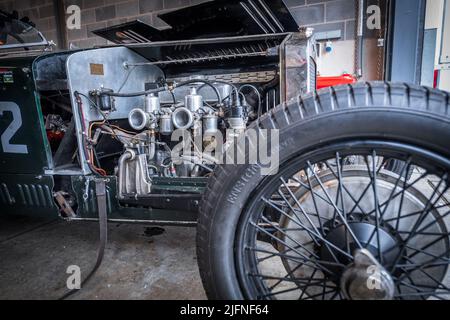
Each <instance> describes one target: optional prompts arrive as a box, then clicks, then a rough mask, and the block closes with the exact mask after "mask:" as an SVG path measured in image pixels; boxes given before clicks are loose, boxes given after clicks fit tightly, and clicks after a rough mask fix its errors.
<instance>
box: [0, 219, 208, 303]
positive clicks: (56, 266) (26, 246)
mask: <svg viewBox="0 0 450 320" xmlns="http://www.w3.org/2000/svg"><path fill="white" fill-rule="evenodd" d="M164 230H165V231H164V233H163V234H160V235H153V236H152V235H150V234H149V233H154V232H153V231H158V230H154V229H146V227H145V226H142V225H124V224H122V225H118V224H110V225H109V230H108V231H109V234H108V236H109V240H108V245H107V249H106V253H105V257H104V259H103V263H102V265H101V267H100V269H99V270H98V271H97V273H96V274H95V276H94V277H93V278H92V279H91V280H90V282H89V283H88V284H87V285H86V286H85V287H84V288H83V289H82V290H81V291H80V292H79V293H77V294H76V295H74V296H72V297H71V298H70V299H180V300H189V299H206V296H205V293H204V291H203V287H202V284H201V281H200V275H199V272H198V268H197V260H196V256H195V228H176V227H165V228H164ZM146 231H147V232H146ZM146 233H147V234H146ZM97 246H98V224H97V223H92V222H76V223H75V222H72V223H67V222H64V221H61V220H53V221H49V220H43V219H31V218H23V217H0V299H58V298H60V297H61V296H63V295H64V293H66V292H67V289H66V280H67V277H68V276H69V274H66V268H67V267H68V266H69V265H78V266H79V267H80V268H81V272H82V278H84V277H85V276H86V275H87V274H88V273H89V272H90V270H91V269H92V267H93V265H94V264H95V260H96V255H97Z"/></svg>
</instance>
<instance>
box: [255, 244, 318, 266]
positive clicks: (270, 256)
mask: <svg viewBox="0 0 450 320" xmlns="http://www.w3.org/2000/svg"><path fill="white" fill-rule="evenodd" d="M312 243H313V242H312V241H310V242H307V243H305V244H304V245H305V246H308V245H311V244H312ZM298 248H299V247H298V246H297V247H294V249H298ZM251 249H252V250H255V249H253V248H251ZM275 250H278V249H277V248H275ZM290 251H292V250H291V249H289V248H288V249H286V250H283V251H278V252H272V251H266V252H265V253H267V254H269V253H270V255H268V256H266V257H264V258H260V259H258V262H259V263H261V262H263V261H266V260H268V259H271V258H273V257H276V256H281V255H286V254H287V253H288V252H290ZM262 253H263V252H262Z"/></svg>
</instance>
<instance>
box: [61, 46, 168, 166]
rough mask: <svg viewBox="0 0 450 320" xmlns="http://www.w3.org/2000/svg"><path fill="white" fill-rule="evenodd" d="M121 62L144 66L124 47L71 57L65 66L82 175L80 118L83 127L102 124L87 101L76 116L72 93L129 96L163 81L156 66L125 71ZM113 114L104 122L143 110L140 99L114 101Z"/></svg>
mask: <svg viewBox="0 0 450 320" xmlns="http://www.w3.org/2000/svg"><path fill="white" fill-rule="evenodd" d="M125 62H133V63H143V62H148V60H146V59H145V58H143V57H142V56H140V55H138V54H137V53H135V52H133V51H132V50H130V49H128V48H126V47H112V48H100V49H94V50H86V51H80V52H77V53H74V54H73V55H71V56H70V57H69V58H68V59H67V62H66V70H67V80H68V87H69V92H70V97H71V101H72V105H73V106H74V107H73V111H74V118H75V125H76V132H77V140H78V146H79V150H80V151H79V153H80V154H79V155H80V159H81V166H82V170H83V173H84V174H88V173H90V172H91V171H90V169H89V166H88V165H87V163H86V159H85V156H84V153H83V151H82V150H83V148H82V137H83V129H82V128H83V126H82V124H81V118H82V117H84V127H88V125H89V123H90V122H92V121H99V120H103V116H102V115H101V113H100V112H99V111H98V110H97V109H96V108H93V107H92V106H91V103H90V102H89V101H88V99H87V98H85V97H81V99H82V105H83V107H82V109H83V110H82V111H83V114H81V113H80V110H79V109H78V104H77V101H76V97H75V95H74V93H75V92H79V93H81V94H84V95H86V96H87V95H88V94H89V91H91V90H94V89H100V88H101V87H104V88H108V89H112V90H114V92H118V91H119V90H120V92H122V93H129V92H137V91H144V90H145V83H154V82H156V81H158V80H159V79H164V74H163V72H162V71H161V69H159V68H158V67H157V66H150V65H144V66H139V67H131V68H127V67H126V65H125ZM114 100H115V102H114V104H115V109H116V111H113V112H111V113H110V114H109V115H108V119H111V120H113V119H126V118H128V114H129V112H130V111H131V110H132V109H134V108H136V107H143V106H144V97H133V98H120V97H116V98H114Z"/></svg>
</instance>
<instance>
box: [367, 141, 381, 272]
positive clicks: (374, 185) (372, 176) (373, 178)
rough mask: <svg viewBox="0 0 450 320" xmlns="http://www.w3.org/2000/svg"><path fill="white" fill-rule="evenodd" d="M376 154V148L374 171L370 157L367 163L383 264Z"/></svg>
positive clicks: (379, 251)
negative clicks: (370, 164) (370, 163)
mask: <svg viewBox="0 0 450 320" xmlns="http://www.w3.org/2000/svg"><path fill="white" fill-rule="evenodd" d="M376 155H377V154H376V152H375V150H374V151H373V153H372V172H371V170H370V169H369V159H368V158H366V165H367V170H368V172H369V175H370V180H371V181H372V189H373V196H374V205H375V230H374V232H373V233H375V232H376V236H377V248H378V259H379V261H380V263H381V264H383V253H382V252H381V239H380V232H379V230H380V219H381V212H380V204H379V202H378V187H377V171H376V163H375V159H376ZM371 240H372V237H371V238H370V240H369V241H368V243H367V245H366V249H367V248H368V247H369V245H370V241H371Z"/></svg>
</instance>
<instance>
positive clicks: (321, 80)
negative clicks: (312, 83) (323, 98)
mask: <svg viewBox="0 0 450 320" xmlns="http://www.w3.org/2000/svg"><path fill="white" fill-rule="evenodd" d="M356 81H357V80H356V78H355V77H354V76H352V75H351V74H343V75H342V76H336V77H317V90H319V89H323V88H328V87H333V86H338V85H340V84H352V83H355V82H356Z"/></svg>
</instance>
